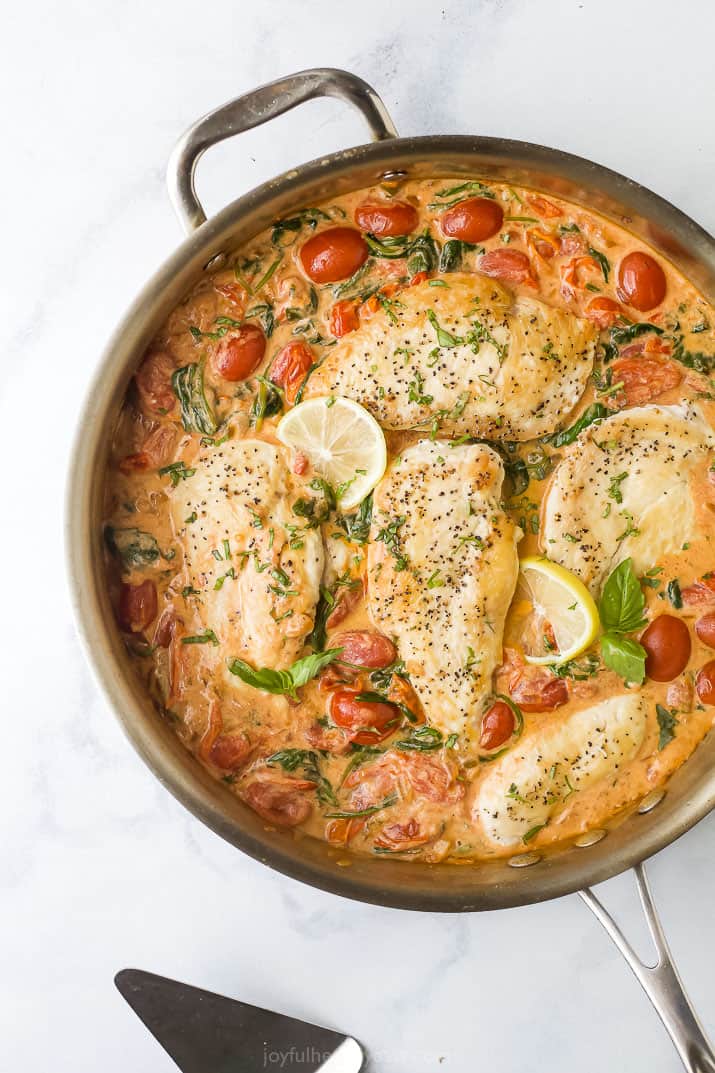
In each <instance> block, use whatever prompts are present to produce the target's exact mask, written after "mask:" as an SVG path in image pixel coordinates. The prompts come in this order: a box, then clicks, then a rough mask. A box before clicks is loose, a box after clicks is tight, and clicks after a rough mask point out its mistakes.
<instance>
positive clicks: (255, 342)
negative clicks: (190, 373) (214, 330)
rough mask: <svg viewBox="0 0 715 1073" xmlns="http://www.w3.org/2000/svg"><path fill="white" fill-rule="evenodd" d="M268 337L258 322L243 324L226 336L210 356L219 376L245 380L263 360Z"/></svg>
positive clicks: (230, 379)
mask: <svg viewBox="0 0 715 1073" xmlns="http://www.w3.org/2000/svg"><path fill="white" fill-rule="evenodd" d="M265 352H266V337H265V335H264V334H263V332H262V331H261V329H260V328H259V327H258V325H257V324H242V325H241V327H240V328H239V329H238V330H237V331H236V332H234V333H233V334H232V335H227V336H225V337H224V338H223V339H222V340H221V342H220V343H219V345H218V346H217V347H216V350H215V351H214V352H213V354H212V355H211V358H210V364H211V368H212V369H213V371H214V372H215V373H216V375H217V376H220V377H222V378H223V379H224V380H229V381H230V382H231V383H235V382H236V381H237V380H245V379H246V377H248V376H250V375H251V373H252V372H253V371H254V369H257V368H258V366H259V365H260V364H261V362H262V361H263V355H264V354H265Z"/></svg>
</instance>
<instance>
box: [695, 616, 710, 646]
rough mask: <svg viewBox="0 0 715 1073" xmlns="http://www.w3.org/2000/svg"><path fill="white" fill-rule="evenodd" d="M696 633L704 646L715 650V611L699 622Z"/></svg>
mask: <svg viewBox="0 0 715 1073" xmlns="http://www.w3.org/2000/svg"><path fill="white" fill-rule="evenodd" d="M695 633H696V634H697V636H698V639H699V640H700V641H702V642H703V644H704V645H707V646H708V648H715V611H710V612H709V613H708V614H707V615H703V616H702V617H701V618H699V619H698V620H697V622H696V623H695Z"/></svg>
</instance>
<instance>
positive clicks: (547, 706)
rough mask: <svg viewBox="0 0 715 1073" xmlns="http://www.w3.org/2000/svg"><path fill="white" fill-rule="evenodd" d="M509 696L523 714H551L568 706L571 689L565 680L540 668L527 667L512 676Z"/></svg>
mask: <svg viewBox="0 0 715 1073" xmlns="http://www.w3.org/2000/svg"><path fill="white" fill-rule="evenodd" d="M509 694H510V696H511V698H512V700H513V701H514V703H515V704H518V705H519V707H520V708H521V710H522V711H523V712H551V711H553V710H554V708H560V707H561V705H562V704H566V702H567V701H568V699H569V687H568V685H567V684H566V681H565V679H563V678H556V677H554V676H553V675H552V674H550V673H546V672H544V671H543V670H542V669H541V668H539V667H527V668H525V669H524V670H521V671H517V672H516V673H515V674H513V675H512V677H511V680H510V683H509Z"/></svg>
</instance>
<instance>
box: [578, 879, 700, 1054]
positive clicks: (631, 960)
mask: <svg viewBox="0 0 715 1073" xmlns="http://www.w3.org/2000/svg"><path fill="white" fill-rule="evenodd" d="M633 871H634V873H635V877H636V884H637V886H638V893H639V894H640V899H641V905H642V906H643V912H644V914H645V918H646V921H647V923H648V929H649V931H650V934H651V938H652V939H653V944H654V946H655V950H656V954H657V960H656V961H655V964H653V965H646V964H645V962H643V961H641V959H640V958H639V957H638V955H637V954H636V952H635V950H634V949H633V947H632V946H631V944H630V943H629V942H628V940H627V939H626V937H625V935H624V934H623V932H622V931H621V929H620V928H619V927H618V925H617V924H616V922H615V920H614V919H613V917H612V916H611V914H610V913H609V912H608V910H607V909H606V908H605V907H604V906H603V904H602V903H601V901H600V900H599V899H598V898H597V897H596V895H595V894H594V893H593V891H592V890H590V889H589V888H588V887H587V888H586V889H585V890H580V891H579V894H580V895H581V897H582V898H583V900H584V902H585V903H586V905H587V906H588V907H589V909H590V910H591V911H592V912H593V913H594V915H595V916H596V917H597V919H598V920H599V921H600V922H601V924H602V925H603V927H604V928H605V929H606V931H607V932H608V934H609V935H610V937H611V939H613V941H614V943H615V944H616V946H617V947H618V949H619V950H620V952H621V953H622V954H623V956H624V958H625V959H626V961H627V962H628V964H629V966H630V968H631V969H632V971H633V973H634V974H635V976H636V979H637V980H638V982H639V983H640V985H641V987H642V988H643V990H644V991H645V993H646V995H647V996H648V998H649V999H650V1000H651V1002H652V1003H653V1005H654V1006H655V1009H656V1013H657V1014H658V1016H659V1017H660V1019H661V1021H662V1022H663V1025H664V1026H665V1029H666V1031H667V1033H668V1035H669V1036H670V1038H671V1039H672V1041H673V1043H674V1044H675V1049H676V1050H677V1052H678V1054H679V1055H680V1059H681V1061H682V1063H683V1065H684V1066H685V1068H686V1070H688V1073H715V1054H714V1053H713V1049H712V1046H711V1044H710V1042H709V1040H708V1038H707V1036H706V1035H705V1033H704V1031H703V1028H702V1025H701V1024H700V1021H699V1020H698V1016H697V1014H696V1013H695V1010H694V1009H693V1007H692V1006H691V1004H690V1000H689V998H688V996H687V994H686V992H685V988H684V987H683V983H682V980H681V979H680V976H679V975H678V970H677V969H676V967H675V964H674V962H673V958H672V956H671V953H670V949H669V947H668V943H667V940H666V938H665V934H664V932H663V928H662V926H661V923H660V918H659V917H658V913H657V911H656V908H655V904H654V902H653V897H652V895H651V892H650V886H649V884H648V879H647V877H646V873H645V868H644V867H643V865H642V864H639V865H636V867H635V868H634V869H633Z"/></svg>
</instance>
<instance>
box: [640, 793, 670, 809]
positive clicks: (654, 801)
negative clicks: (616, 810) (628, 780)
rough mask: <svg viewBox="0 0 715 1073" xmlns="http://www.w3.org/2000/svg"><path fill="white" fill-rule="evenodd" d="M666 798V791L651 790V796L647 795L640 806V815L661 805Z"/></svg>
mask: <svg viewBox="0 0 715 1073" xmlns="http://www.w3.org/2000/svg"><path fill="white" fill-rule="evenodd" d="M664 797H665V790H651V792H650V793H649V794H646V795H645V797H644V798H643V800H642V801H641V803H640V805H639V806H638V811H639V812H640V813H643V812H650V811H651V809H654V808H655V806H656V805H659V804H660V803H661V801H662V800H663V798H664Z"/></svg>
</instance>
